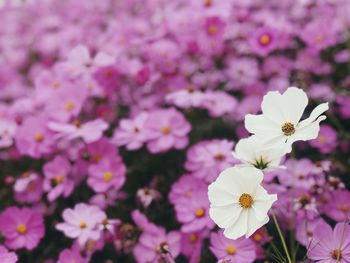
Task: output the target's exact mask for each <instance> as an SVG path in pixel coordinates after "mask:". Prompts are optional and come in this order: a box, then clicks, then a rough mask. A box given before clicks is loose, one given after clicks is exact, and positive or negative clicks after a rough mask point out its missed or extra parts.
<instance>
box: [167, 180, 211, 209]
mask: <svg viewBox="0 0 350 263" xmlns="http://www.w3.org/2000/svg"><path fill="white" fill-rule="evenodd" d="M207 190H208V185H207V184H206V183H204V182H203V181H202V180H201V179H199V178H197V177H194V176H191V175H183V176H181V177H180V178H179V179H178V180H177V181H176V182H175V183H173V185H172V186H171V191H170V193H169V200H170V203H172V204H173V205H175V204H177V203H178V202H182V200H183V201H184V202H186V201H188V200H190V199H191V198H192V196H193V195H194V194H195V193H196V192H198V191H199V192H205V191H207Z"/></svg>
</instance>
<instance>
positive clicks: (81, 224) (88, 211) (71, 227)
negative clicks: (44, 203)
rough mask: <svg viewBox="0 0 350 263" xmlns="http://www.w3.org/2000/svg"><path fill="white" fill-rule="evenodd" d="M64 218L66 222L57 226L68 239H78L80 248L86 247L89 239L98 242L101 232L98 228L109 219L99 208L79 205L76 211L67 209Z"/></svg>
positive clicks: (75, 207)
mask: <svg viewBox="0 0 350 263" xmlns="http://www.w3.org/2000/svg"><path fill="white" fill-rule="evenodd" d="M62 217H63V219H64V221H65V222H63V223H59V224H57V225H56V229H57V230H59V231H62V232H63V233H64V235H65V236H66V237H69V238H73V239H77V240H78V243H79V245H80V246H84V245H85V244H86V242H87V241H88V240H89V239H92V240H98V239H99V238H100V236H101V231H100V230H99V228H98V226H99V224H100V223H101V222H103V220H105V219H106V218H107V216H106V214H105V213H104V212H103V211H101V210H100V208H98V207H97V206H90V205H87V204H84V203H79V204H76V205H75V206H74V209H71V208H67V209H65V210H64V211H63V213H62Z"/></svg>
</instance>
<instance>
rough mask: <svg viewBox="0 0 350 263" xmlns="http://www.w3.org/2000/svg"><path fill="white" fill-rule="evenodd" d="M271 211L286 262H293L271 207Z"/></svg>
mask: <svg viewBox="0 0 350 263" xmlns="http://www.w3.org/2000/svg"><path fill="white" fill-rule="evenodd" d="M271 212H272V218H273V221H274V223H275V225H276V228H277V232H278V235H279V236H280V239H281V242H282V246H283V249H284V252H285V253H286V256H287V260H288V263H293V262H292V259H291V257H290V255H289V252H288V248H287V245H286V241H285V239H284V237H283V233H282V231H281V228H280V226H279V224H278V222H277V218H276V215H275V211H274V210H273V209H271Z"/></svg>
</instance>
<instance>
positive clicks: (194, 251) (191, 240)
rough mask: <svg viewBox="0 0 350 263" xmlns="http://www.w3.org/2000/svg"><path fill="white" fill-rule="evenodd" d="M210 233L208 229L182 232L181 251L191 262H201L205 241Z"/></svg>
mask: <svg viewBox="0 0 350 263" xmlns="http://www.w3.org/2000/svg"><path fill="white" fill-rule="evenodd" d="M208 235H209V231H208V230H204V231H200V232H192V233H184V234H182V239H181V252H182V254H184V255H185V256H186V257H187V259H188V262H189V263H198V262H200V259H201V252H202V248H203V242H204V240H205V239H206V238H207V237H208Z"/></svg>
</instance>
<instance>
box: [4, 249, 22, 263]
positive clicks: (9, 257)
mask: <svg viewBox="0 0 350 263" xmlns="http://www.w3.org/2000/svg"><path fill="white" fill-rule="evenodd" d="M17 260H18V257H17V255H16V253H14V252H9V251H8V250H7V249H6V248H5V247H4V246H0V262H1V263H16V262H17Z"/></svg>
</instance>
